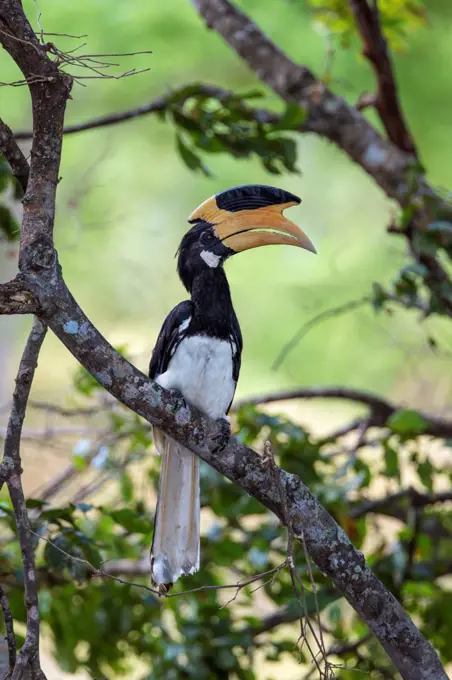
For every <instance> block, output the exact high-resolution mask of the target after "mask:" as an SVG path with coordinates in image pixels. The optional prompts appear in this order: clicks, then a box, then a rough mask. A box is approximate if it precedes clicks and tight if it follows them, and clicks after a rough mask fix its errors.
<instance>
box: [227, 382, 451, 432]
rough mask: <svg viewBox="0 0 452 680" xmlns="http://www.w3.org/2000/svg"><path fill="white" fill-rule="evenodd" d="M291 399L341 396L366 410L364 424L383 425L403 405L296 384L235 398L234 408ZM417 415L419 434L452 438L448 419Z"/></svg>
mask: <svg viewBox="0 0 452 680" xmlns="http://www.w3.org/2000/svg"><path fill="white" fill-rule="evenodd" d="M292 399H344V400H345V401H353V402H357V403H360V404H363V405H364V406H367V407H368V408H369V409H370V416H369V419H368V421H367V423H368V427H383V426H384V425H385V424H386V422H387V420H388V418H390V416H391V415H392V414H393V413H395V412H396V411H398V410H400V409H402V408H404V407H403V406H397V405H396V404H392V403H391V402H390V401H387V400H386V399H383V397H378V396H376V395H375V394H372V393H371V392H365V391H364V390H358V389H354V388H352V387H298V388H295V389H293V390H287V391H285V392H270V393H269V394H264V395H259V396H257V397H246V398H244V399H239V400H238V401H236V402H234V410H235V411H237V410H238V409H240V408H242V407H244V406H249V405H252V406H259V405H262V404H270V403H274V402H277V401H289V400H292ZM420 415H421V416H422V418H423V419H424V421H425V429H424V430H423V431H422V434H425V435H430V436H432V437H439V438H448V437H452V421H450V420H446V419H445V418H436V417H434V416H430V415H427V414H426V413H420Z"/></svg>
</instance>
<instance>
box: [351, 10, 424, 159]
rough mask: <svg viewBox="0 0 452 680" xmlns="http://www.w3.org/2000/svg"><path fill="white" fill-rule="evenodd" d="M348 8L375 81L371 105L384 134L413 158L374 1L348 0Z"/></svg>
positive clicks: (413, 149) (413, 146) (414, 149)
mask: <svg viewBox="0 0 452 680" xmlns="http://www.w3.org/2000/svg"><path fill="white" fill-rule="evenodd" d="M350 7H351V9H352V12H353V14H354V16H355V20H356V24H357V26H358V30H359V33H360V34H361V39H362V42H363V54H364V56H365V57H366V59H368V60H369V61H370V63H371V64H372V66H373V69H374V71H375V76H376V78H377V83H378V91H377V96H376V101H375V106H376V108H377V111H378V113H379V114H380V118H381V121H382V123H383V125H384V127H385V130H386V132H387V134H388V137H389V139H390V140H391V142H393V143H394V144H395V145H396V146H398V147H399V149H402V151H406V152H408V153H411V154H413V156H415V157H416V155H417V152H416V147H415V144H414V140H413V138H412V136H411V134H410V131H409V130H408V126H407V123H406V121H405V119H404V116H403V112H402V108H401V106H400V102H399V97H398V94H397V87H396V83H395V80H394V75H393V70H392V64H391V58H390V55H389V52H388V47H387V43H386V39H385V37H384V35H383V32H382V30H381V26H380V17H379V11H378V5H377V2H376V1H375V3H374V4H373V5H369V3H368V2H367V0H350Z"/></svg>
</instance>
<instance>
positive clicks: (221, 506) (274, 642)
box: [0, 348, 452, 680]
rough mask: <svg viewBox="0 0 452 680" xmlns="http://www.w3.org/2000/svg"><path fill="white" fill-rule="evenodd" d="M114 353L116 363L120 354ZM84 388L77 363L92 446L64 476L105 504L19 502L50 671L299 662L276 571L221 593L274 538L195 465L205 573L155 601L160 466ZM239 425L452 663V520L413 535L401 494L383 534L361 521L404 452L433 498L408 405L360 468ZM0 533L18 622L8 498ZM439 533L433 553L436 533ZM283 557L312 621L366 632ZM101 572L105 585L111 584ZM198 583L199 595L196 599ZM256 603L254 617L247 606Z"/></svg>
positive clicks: (321, 582)
mask: <svg viewBox="0 0 452 680" xmlns="http://www.w3.org/2000/svg"><path fill="white" fill-rule="evenodd" d="M121 349H122V351H123V353H125V348H121ZM90 380H91V379H88V375H87V374H86V373H85V371H84V369H78V371H77V373H76V375H75V376H74V398H73V399H72V402H73V407H74V408H75V409H77V408H81V407H82V408H86V407H87V406H91V407H92V409H93V410H94V411H95V412H98V415H97V419H98V420H99V423H100V424H102V427H103V428H104V430H103V432H104V434H103V435H102V437H101V440H100V441H98V442H97V443H96V446H92V443H91V442H89V441H88V440H81V442H82V444H80V443H79V444H78V445H77V446H76V447H75V450H78V451H79V452H80V451H84V452H85V453H84V456H82V457H83V458H84V459H85V465H84V466H83V467H78V468H76V469H77V473H76V474H77V476H78V477H79V484H78V486H81V487H83V485H84V484H86V483H87V482H88V481H89V480H90V479H91V480H92V479H93V478H94V479H96V478H97V477H98V475H104V479H105V483H107V482H108V483H109V485H110V490H111V491H113V495H111V493H110V500H109V501H108V502H107V501H106V502H104V503H103V504H101V505H100V504H98V503H96V502H95V501H94V502H86V501H85V500H84V499H81V498H79V500H77V501H75V500H74V501H70V499H69V498H68V500H67V501H66V502H65V503H63V504H59V505H58V504H57V505H55V504H53V503H52V502H48V501H45V502H44V501H42V500H40V499H39V498H36V499H29V500H28V503H27V505H28V508H29V511H30V512H31V513H32V522H33V531H34V534H35V536H36V555H37V566H38V570H39V574H40V579H41V590H40V606H41V614H42V617H43V620H44V621H45V622H46V624H47V626H48V627H49V630H50V631H51V633H52V636H53V639H54V646H55V655H56V658H57V659H58V661H59V663H60V665H61V667H62V668H64V669H66V670H68V671H72V672H74V671H76V670H77V669H80V668H85V669H86V670H87V671H88V672H89V674H90V675H91V676H92V677H93V678H97V677H105V676H106V675H108V673H110V672H113V673H115V674H118V675H120V676H121V675H122V676H127V675H128V674H129V673H130V672H131V669H132V668H133V664H134V661H133V659H134V658H135V657H139V658H140V659H141V660H142V661H143V662H144V663H145V665H146V666H147V667H148V669H149V670H148V671H146V672H145V673H144V675H143V676H142V677H143V680H144V678H146V680H150V679H154V678H155V679H157V678H159V679H160V678H162V677H165V678H174V680H179V679H180V680H182V678H197V679H199V678H202V679H203V680H213V679H214V678H224V679H225V680H226V679H230V680H233V678H244V679H245V680H253V678H257V677H258V675H257V671H256V668H255V665H254V663H253V658H254V653H255V652H256V651H257V650H260V652H261V653H263V655H264V658H265V659H266V660H267V661H268V662H269V663H272V662H276V661H278V662H279V661H281V660H282V659H286V658H287V659H288V658H292V659H293V660H294V661H298V660H299V659H300V650H299V649H298V648H297V644H296V643H297V638H298V636H299V623H298V619H299V607H300V605H299V603H298V602H297V600H296V599H295V598H294V594H293V590H292V583H291V579H290V574H289V572H288V570H287V568H283V569H282V570H280V571H279V572H278V573H277V575H276V576H274V577H273V578H262V580H261V581H258V582H257V583H254V584H253V585H249V586H245V587H242V588H240V589H236V588H227V589H224V586H225V585H227V584H229V585H233V584H236V583H239V582H240V581H244V582H246V581H247V580H248V579H250V578H252V577H254V576H255V575H256V574H259V573H262V572H267V571H269V570H271V569H274V568H275V567H277V566H278V565H280V564H281V563H283V562H284V560H285V557H286V537H285V535H284V531H283V529H282V527H281V526H280V524H279V522H278V521H277V520H276V518H275V517H274V516H273V515H272V514H271V513H269V512H268V511H267V510H266V509H265V508H263V507H262V506H260V505H259V503H258V502H257V501H256V500H254V499H253V498H251V497H248V496H244V495H243V494H242V493H241V491H240V490H239V489H238V488H237V487H236V486H235V485H233V484H231V483H230V482H228V481H227V480H226V479H224V478H223V477H222V476H221V475H219V474H218V473H217V472H216V471H214V470H213V469H211V468H210V467H208V466H207V465H205V464H201V486H202V495H201V504H202V507H203V508H204V510H203V513H205V515H206V522H207V524H206V529H205V531H204V532H203V536H202V568H201V571H200V572H199V573H198V574H196V575H194V576H192V577H190V579H186V580H184V581H183V582H179V583H177V584H176V586H175V593H176V595H177V593H178V592H182V591H185V590H187V589H190V590H191V589H197V588H201V590H199V591H196V592H192V593H188V594H184V595H183V596H180V597H178V596H176V597H172V598H169V599H163V600H162V599H160V598H158V597H157V596H156V595H155V594H154V593H153V592H151V590H150V589H149V586H150V584H149V574H148V568H149V567H148V554H149V546H150V544H151V541H152V521H153V507H154V500H153V499H150V494H149V487H151V489H154V491H155V490H156V488H157V482H158V472H159V460H158V459H157V457H156V456H154V455H153V452H152V442H151V437H150V431H149V427H148V425H147V424H146V423H143V422H142V421H141V420H140V419H139V418H137V416H136V415H134V414H132V413H131V412H129V411H128V410H126V409H125V408H123V407H121V406H119V405H110V404H108V403H106V402H105V399H104V394H103V392H102V390H101V389H100V388H99V386H98V385H97V383H95V381H92V382H90ZM74 400H75V401H74ZM236 429H237V430H238V436H239V437H240V438H241V439H242V440H243V441H244V442H246V443H247V444H249V445H252V446H255V447H259V446H260V445H261V442H262V441H264V440H266V439H269V440H270V441H271V443H272V447H273V451H274V453H275V456H276V458H277V461H278V464H279V465H281V466H282V467H283V468H285V469H286V470H288V471H289V472H293V473H295V474H297V475H300V476H301V478H302V479H303V480H304V482H305V483H306V484H307V485H308V486H309V487H310V488H311V489H312V491H313V492H314V493H315V494H316V495H317V496H318V497H319V498H320V500H321V501H322V503H323V504H324V505H325V507H326V508H327V509H328V510H329V511H330V512H331V513H332V514H333V515H334V516H335V517H336V519H337V521H338V522H339V523H340V524H341V525H342V526H343V527H344V529H345V530H346V532H347V533H348V534H349V536H350V537H351V538H352V540H353V541H354V543H355V545H356V546H357V547H360V548H361V549H362V548H363V547H365V550H366V557H367V559H368V561H369V562H370V564H371V565H372V567H373V569H374V570H375V571H376V573H377V575H378V576H379V577H380V578H381V579H382V580H383V582H384V583H385V584H386V585H387V586H388V587H389V588H390V589H391V590H392V591H393V592H394V593H395V594H396V595H397V596H398V597H399V598H401V600H402V602H403V604H404V606H405V607H406V608H407V609H408V611H409V612H410V613H412V614H416V615H417V616H420V617H421V621H422V626H423V628H424V631H425V633H426V634H427V635H428V636H429V637H430V638H432V639H433V640H434V642H435V644H437V646H438V649H439V650H440V652H441V653H442V655H443V659H444V660H445V661H451V660H452V652H451V649H450V645H448V643H447V640H448V636H449V639H450V634H451V632H452V622H451V621H450V617H448V615H447V612H446V611H445V609H444V602H446V601H447V598H448V597H449V595H450V593H449V590H448V587H447V585H446V583H444V582H442V581H441V580H438V577H440V576H442V575H443V574H444V573H447V572H448V570H449V569H450V558H451V555H452V514H451V512H450V510H448V509H445V508H442V509H441V510H432V511H430V510H428V509H425V510H422V511H421V521H420V522H418V523H417V525H416V527H414V525H412V523H411V513H410V512H409V511H408V508H409V504H410V502H409V500H408V501H407V499H406V498H405V499H403V498H402V499H401V500H400V501H395V502H394V503H391V502H389V503H388V504H387V505H386V506H382V514H383V515H389V516H390V517H391V516H392V517H397V518H398V519H401V520H402V522H401V525H400V528H399V529H398V530H397V531H396V533H395V536H394V537H393V538H390V537H389V535H388V533H387V529H385V524H384V522H383V524H380V523H379V524H377V525H376V524H375V521H374V516H373V515H370V514H368V513H366V512H365V511H364V513H362V512H361V508H364V506H365V501H366V498H367V497H368V494H369V489H372V488H373V487H374V485H375V482H376V480H378V479H379V475H382V477H380V479H385V478H386V479H387V482H383V487H386V491H387V492H388V493H392V492H394V491H397V489H400V488H401V467H400V461H401V460H402V459H405V463H404V466H406V457H407V456H409V457H410V459H411V466H412V469H413V471H417V475H418V482H419V488H421V489H422V488H424V489H425V490H426V491H432V489H433V488H434V486H436V485H437V483H438V481H439V480H440V479H441V478H442V477H444V476H445V475H447V471H446V470H445V469H443V468H442V467H441V465H438V464H436V463H435V462H434V460H433V459H432V458H430V457H428V456H426V455H425V454H424V453H422V454H421V453H420V451H421V448H422V445H421V440H422V432H423V429H424V421H423V419H422V418H421V416H420V415H419V414H418V413H417V412H416V411H412V410H400V411H397V412H396V413H394V415H393V416H392V417H391V418H390V419H389V421H388V423H387V425H386V426H385V427H384V428H382V429H381V430H378V429H377V430H376V431H375V433H374V436H375V441H376V442H378V443H377V445H376V446H377V448H375V447H373V448H372V457H371V459H369V456H368V449H366V448H365V447H363V448H358V450H357V451H356V452H355V453H353V454H350V452H349V451H348V450H347V448H346V449H344V448H343V441H342V439H341V438H340V437H339V438H338V439H336V438H335V437H333V438H331V437H318V436H317V435H314V434H313V433H311V432H310V431H309V430H308V429H307V428H306V427H304V426H302V425H300V424H298V423H296V422H294V421H293V420H291V419H289V418H287V417H286V416H284V415H275V414H271V415H270V414H268V413H266V412H265V411H263V410H261V409H259V408H255V407H251V406H247V407H244V408H242V409H241V410H240V411H239V412H238V413H237V415H236ZM107 442H108V455H106V456H105V455H104V456H103V458H102V461H101V464H99V462H96V459H98V457H99V450H101V449H102V448H103V447H106V446H107ZM378 450H379V451H381V454H380V455H378ZM341 451H342V453H341ZM77 455H81V454H80V453H79V454H77ZM138 480H141V482H140V483H138ZM144 480H145V483H144V484H143V481H144ZM112 484H113V486H112ZM380 486H381V482H380ZM380 494H381V491H380ZM377 512H378V511H377ZM207 517H208V518H209V519H207ZM0 527H1V532H2V536H3V540H2V547H1V562H2V565H3V567H2V573H3V576H4V577H7V575H8V574H15V575H16V576H15V577H14V579H13V580H12V582H11V585H10V592H9V596H10V599H11V604H12V606H13V610H14V613H15V616H16V618H17V619H18V620H20V621H24V617H25V611H24V609H23V605H22V604H21V597H22V590H21V584H22V576H21V563H20V556H19V552H18V549H17V545H16V544H15V542H13V541H11V538H12V532H13V531H14V520H13V517H12V512H11V507H10V505H9V501H8V500H7V499H6V496H5V498H4V500H3V501H2V506H1V509H0ZM439 535H441V538H440V539H435V547H434V544H433V536H439ZM413 541H415V545H416V548H415V551H414V554H412V547H411V546H412V545H413ZM410 555H411V557H410ZM295 561H296V566H297V568H298V570H299V573H300V575H301V578H302V580H303V582H304V583H305V585H306V587H307V592H306V601H305V603H304V606H305V607H306V609H307V612H308V614H309V615H310V616H311V617H313V616H314V615H315V609H316V599H317V602H318V606H319V609H320V612H321V617H322V621H323V623H324V625H325V626H326V627H327V628H328V630H329V631H330V637H331V639H332V640H333V641H334V643H335V645H337V646H339V647H340V646H341V644H344V643H345V642H346V641H348V640H349V639H350V638H352V637H353V636H357V637H361V636H363V635H364V633H365V632H366V631H365V627H364V626H363V624H362V623H361V621H360V620H359V618H358V617H357V616H356V615H355V614H350V612H349V608H348V607H347V605H346V603H345V602H344V600H343V599H342V597H341V594H340V593H339V592H337V591H335V590H334V588H332V587H331V585H330V583H329V582H328V580H327V579H325V577H324V576H323V575H322V574H321V573H320V572H318V571H317V570H316V569H315V568H314V566H313V565H312V568H313V570H314V576H315V581H316V584H317V595H316V596H314V593H313V592H312V588H311V586H310V583H309V572H308V565H307V564H306V560H305V557H304V555H303V553H302V551H301V550H298V551H296V553H295ZM121 565H123V567H122V568H121ZM100 569H101V570H102V573H104V574H105V575H102V573H101V571H99V570H100ZM96 570H97V571H96ZM110 573H111V574H112V575H113V578H110V577H108V576H107V575H108V574H110ZM96 574H97V575H96ZM115 578H119V579H120V581H117V580H115ZM206 586H207V587H208V589H202V588H206ZM256 587H258V588H259V589H258V590H257V591H256ZM262 597H264V599H265V602H266V607H265V610H266V611H267V612H268V613H265V614H263V613H262V610H261V605H260V604H259V603H260V602H261V601H262ZM227 603H229V604H227ZM225 604H226V606H224V605H225ZM345 611H347V612H348V614H347V617H346V618H344V613H345ZM275 614H276V618H274V615H275ZM279 624H286V625H285V626H284V627H283V628H282V629H281V633H280V634H277V635H275V631H274V627H275V626H276V627H277V626H278V625H279ZM267 631H268V632H267ZM359 650H360V656H359V660H358V657H357V656H356V654H354V653H353V652H351V651H350V652H348V653H347V654H346V655H345V656H344V660H345V661H346V662H347V668H351V669H353V668H354V667H358V666H359V669H360V670H361V671H362V670H366V669H367V671H368V672H371V671H372V670H375V669H380V670H381V669H386V672H387V673H393V672H394V671H393V669H391V666H390V664H389V662H388V660H387V658H386V657H385V654H384V652H383V651H382V650H381V649H380V648H379V647H378V645H376V643H375V642H374V641H372V640H370V641H369V642H368V643H366V644H364V645H362V646H361V647H360V648H359ZM306 654H307V653H306V650H304V651H303V652H301V659H302V660H304V661H306V662H308V661H309V657H308V656H307V655H306ZM337 677H340V678H344V679H346V678H349V677H350V678H351V677H352V670H350V671H345V670H344V671H340V673H339V672H338V673H337Z"/></svg>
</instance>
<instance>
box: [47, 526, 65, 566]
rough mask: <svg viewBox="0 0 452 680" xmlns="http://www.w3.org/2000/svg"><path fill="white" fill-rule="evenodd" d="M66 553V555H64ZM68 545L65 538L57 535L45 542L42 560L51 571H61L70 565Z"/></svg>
mask: <svg viewBox="0 0 452 680" xmlns="http://www.w3.org/2000/svg"><path fill="white" fill-rule="evenodd" d="M65 553H68V554H65ZM69 554H70V543H69V541H68V539H67V538H66V536H63V535H62V534H58V535H57V536H55V537H53V538H52V541H51V543H50V542H47V543H46V547H45V548H44V560H45V561H46V562H47V564H48V565H49V567H50V568H51V569H54V570H55V571H62V570H63V569H64V568H65V567H67V566H68V565H69V563H70V556H69Z"/></svg>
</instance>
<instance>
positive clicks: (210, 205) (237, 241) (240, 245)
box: [188, 185, 317, 253]
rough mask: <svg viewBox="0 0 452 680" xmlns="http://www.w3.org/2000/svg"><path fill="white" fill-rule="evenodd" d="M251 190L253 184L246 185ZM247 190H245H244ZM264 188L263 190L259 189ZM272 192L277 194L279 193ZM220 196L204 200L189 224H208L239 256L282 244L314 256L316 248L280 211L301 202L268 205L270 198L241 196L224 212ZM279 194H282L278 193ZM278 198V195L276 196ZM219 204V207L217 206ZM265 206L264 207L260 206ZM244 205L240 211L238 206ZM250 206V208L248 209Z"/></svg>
mask: <svg viewBox="0 0 452 680" xmlns="http://www.w3.org/2000/svg"><path fill="white" fill-rule="evenodd" d="M249 186H250V187H254V186H256V185H249ZM246 188H247V187H245V189H246ZM262 188H263V189H264V188H265V189H267V188H266V187H262ZM241 189H242V188H241V187H238V188H234V189H233V190H229V192H231V191H232V192H234V191H235V192H236V193H237V191H239V190H241ZM268 189H272V190H273V191H278V192H280V191H281V190H274V189H273V187H269V188H268ZM226 193H227V192H223V194H218V195H217V196H212V197H211V198H209V199H207V201H204V203H202V204H201V205H200V206H199V207H198V208H196V210H194V212H193V213H192V214H191V215H190V217H189V218H188V221H189V222H192V223H196V222H198V221H201V220H202V221H203V222H208V223H209V224H212V225H213V226H214V231H215V233H216V235H217V237H218V238H219V239H220V240H221V241H222V242H223V243H224V245H225V246H227V247H228V248H231V250H233V251H234V252H236V253H238V252H241V251H243V250H250V249H251V248H257V247H259V246H269V245H274V244H285V245H289V246H297V247H298V248H304V249H305V250H309V251H311V252H312V253H316V252H317V251H316V249H315V247H314V245H313V244H312V242H311V241H310V239H309V238H308V237H307V236H306V234H305V233H304V231H302V230H301V229H300V228H299V227H298V226H297V225H296V224H294V222H291V221H290V220H288V219H286V218H285V217H284V215H283V211H284V210H285V209H286V208H290V207H291V206H293V205H297V203H299V202H300V200H299V199H297V200H288V201H287V202H284V203H283V202H281V201H278V202H275V203H273V202H271V200H272V199H271V195H270V196H269V197H268V198H266V199H265V201H262V200H261V199H260V200H259V201H257V200H256V198H255V197H251V198H249V197H248V196H245V197H241V198H240V203H239V204H238V205H237V204H232V205H229V204H227V203H226V204H227V205H228V207H232V208H233V209H232V210H227V209H225V208H223V207H220V206H221V205H222V204H223V205H224V204H225V201H224V200H222V197H223V196H224V195H225V194H226ZM281 193H282V192H281ZM287 196H288V197H290V198H296V197H295V196H292V194H288V195H287ZM278 198H279V196H278ZM259 202H260V206H258V207H254V206H255V205H256V203H259ZM219 203H220V205H218V204H219ZM262 203H264V205H262ZM241 206H243V208H242V207H241ZM248 206H249V207H248Z"/></svg>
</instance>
